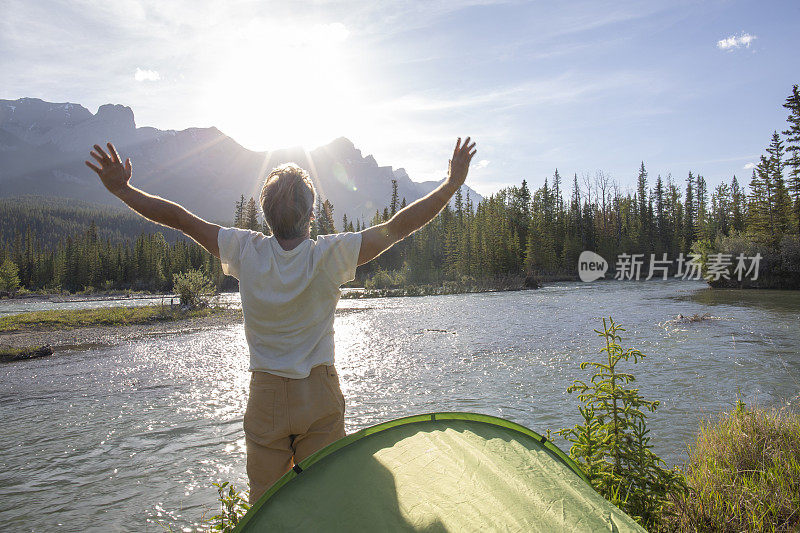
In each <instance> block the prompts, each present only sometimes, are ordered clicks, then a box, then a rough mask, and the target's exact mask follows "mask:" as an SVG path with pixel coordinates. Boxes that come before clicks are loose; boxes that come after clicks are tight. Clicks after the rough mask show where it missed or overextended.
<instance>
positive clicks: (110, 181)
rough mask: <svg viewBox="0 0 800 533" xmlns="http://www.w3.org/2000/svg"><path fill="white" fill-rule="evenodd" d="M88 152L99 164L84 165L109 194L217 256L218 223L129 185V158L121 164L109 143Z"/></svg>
mask: <svg viewBox="0 0 800 533" xmlns="http://www.w3.org/2000/svg"><path fill="white" fill-rule="evenodd" d="M89 154H90V155H91V156H92V157H93V158H94V159H95V160H96V161H97V162H98V163H99V164H100V166H97V165H94V164H92V163H91V162H89V161H86V166H88V167H89V168H91V169H92V170H94V171H95V172H96V173H97V175H98V176H100V181H102V182H103V185H105V187H106V189H108V190H109V192H110V193H111V194H113V195H114V196H116V197H117V198H119V199H120V200H122V201H123V202H124V203H125V205H127V206H128V207H130V208H131V209H133V210H134V211H136V212H137V213H139V214H140V215H142V216H143V217H145V218H147V219H149V220H152V221H153V222H157V223H158V224H163V225H164V226H169V227H170V228H174V229H177V230H179V231H182V232H183V233H185V234H186V235H188V236H189V237H191V238H192V239H194V240H195V241H196V242H197V243H198V244H199V245H200V246H202V247H203V248H205V249H206V250H208V251H209V252H210V253H212V254H213V255H215V256H217V257H219V244H218V243H217V235H218V234H219V229H220V227H219V226H218V225H216V224H211V223H209V222H206V221H205V220H203V219H202V218H200V217H198V216H195V215H193V214H192V213H190V212H189V211H187V210H186V209H185V208H184V207H182V206H180V205H178V204H176V203H174V202H170V201H169V200H165V199H163V198H160V197H158V196H153V195H150V194H147V193H146V192H144V191H141V190H139V189H137V188H136V187H133V186H132V185H131V184H130V179H131V174H132V173H133V167H132V165H131V160H130V158H128V159H126V160H125V165H124V166H123V164H122V161H121V160H120V157H119V154H118V153H117V150H116V148H114V145H113V144H111V143H108V154H106V153H105V151H104V150H103V149H102V148H101V147H100V146H99V145H97V144H95V145H94V151H92V152H89ZM109 154H110V155H109Z"/></svg>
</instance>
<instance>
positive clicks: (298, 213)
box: [261, 163, 316, 239]
mask: <svg viewBox="0 0 800 533" xmlns="http://www.w3.org/2000/svg"><path fill="white" fill-rule="evenodd" d="M315 199H316V192H315V191H314V185H313V184H312V183H311V178H310V177H309V175H308V172H306V171H305V170H303V169H302V168H300V167H299V166H297V165H295V164H294V163H286V164H284V165H281V166H279V167H276V168H274V169H273V170H272V172H270V173H269V176H267V179H266V181H265V182H264V187H263V188H262V189H261V208H262V209H263V210H264V219H265V220H266V221H267V224H269V227H270V229H271V230H272V233H273V235H275V236H276V237H280V238H281V239H296V238H298V237H304V236H305V235H306V232H307V231H308V224H309V221H310V220H311V213H312V211H313V209H314V201H315Z"/></svg>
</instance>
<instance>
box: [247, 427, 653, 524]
mask: <svg viewBox="0 0 800 533" xmlns="http://www.w3.org/2000/svg"><path fill="white" fill-rule="evenodd" d="M298 466H299V468H297V469H295V470H291V471H289V472H288V473H287V474H286V475H284V476H283V477H282V478H281V479H280V480H278V481H277V482H276V483H275V484H274V485H273V486H272V487H271V488H270V489H269V490H268V491H267V492H266V493H265V494H264V495H263V496H262V497H261V498H260V499H259V501H258V502H256V504H255V505H254V506H253V508H252V509H250V511H248V513H247V515H245V517H244V518H243V519H242V521H241V522H240V524H239V526H238V527H237V529H236V531H240V532H261V531H331V532H336V531H420V532H431V533H432V532H437V533H438V532H445V531H525V532H529V531H542V532H550V531H582V532H583V531H620V532H623V531H644V529H642V528H641V527H640V526H639V525H638V524H637V523H636V522H635V521H634V520H633V519H631V518H630V517H629V516H628V515H626V514H625V513H623V512H622V511H621V510H619V509H618V508H617V507H615V506H614V505H612V504H611V503H609V502H608V501H606V500H605V499H604V498H603V497H602V496H600V495H599V494H598V493H597V492H596V491H595V490H594V489H593V488H592V487H591V486H590V485H589V483H588V481H587V480H586V477H585V476H584V474H583V472H581V470H580V468H579V467H578V466H577V465H576V464H575V463H574V462H573V461H572V460H571V459H570V458H569V457H567V456H566V455H564V453H563V452H561V450H559V449H558V447H556V446H555V445H554V444H553V443H551V442H549V441H548V440H546V439H545V438H544V437H542V436H541V435H538V434H537V433H535V432H533V431H531V430H530V429H527V428H525V427H523V426H520V425H518V424H515V423H513V422H510V421H508V420H503V419H501V418H496V417H492V416H488V415H480V414H473V413H435V414H427V415H416V416H411V417H406V418H401V419H398V420H393V421H390V422H385V423H383V424H378V425H377V426H373V427H370V428H366V429H363V430H361V431H359V432H357V433H354V434H352V435H349V436H347V437H345V438H343V439H341V440H339V441H337V442H335V443H333V444H331V445H329V446H327V447H326V448H323V449H322V450H320V451H318V452H317V453H315V454H314V455H312V456H310V457H308V458H307V459H306V460H305V461H302V462H301V463H300V464H299V465H298ZM298 471H299V473H298Z"/></svg>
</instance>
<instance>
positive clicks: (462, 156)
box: [446, 137, 476, 189]
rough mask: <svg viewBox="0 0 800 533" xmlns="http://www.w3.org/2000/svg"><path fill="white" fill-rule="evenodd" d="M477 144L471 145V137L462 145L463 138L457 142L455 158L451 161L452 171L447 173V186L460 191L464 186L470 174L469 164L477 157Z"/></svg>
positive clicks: (454, 152)
mask: <svg viewBox="0 0 800 533" xmlns="http://www.w3.org/2000/svg"><path fill="white" fill-rule="evenodd" d="M475 152H476V150H475V143H472V144H471V145H470V143H469V137H467V138H466V139H465V140H464V144H463V145H462V144H461V137H459V138H458V140H457V141H456V148H455V150H453V158H452V159H451V160H450V169H449V171H448V172H447V181H446V183H447V185H450V186H452V187H453V189H458V188H459V187H461V186H462V185H463V184H464V181H465V180H466V179H467V172H469V164H470V161H472V156H474V155H475Z"/></svg>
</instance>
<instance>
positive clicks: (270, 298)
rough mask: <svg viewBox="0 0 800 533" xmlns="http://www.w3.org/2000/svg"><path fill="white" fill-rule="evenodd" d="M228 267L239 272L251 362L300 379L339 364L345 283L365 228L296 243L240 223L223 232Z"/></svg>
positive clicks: (222, 250) (264, 369)
mask: <svg viewBox="0 0 800 533" xmlns="http://www.w3.org/2000/svg"><path fill="white" fill-rule="evenodd" d="M217 242H218V244H219V255H220V259H221V261H222V271H223V272H224V273H225V274H228V275H229V276H233V277H235V278H237V279H238V280H239V292H240V293H241V296H242V311H243V313H244V333H245V337H246V338H247V344H248V346H249V347H250V370H251V371H260V372H269V373H270V374H275V375H277V376H282V377H287V378H295V379H300V378H304V377H307V376H308V375H309V374H310V372H311V369H312V368H313V367H315V366H317V365H323V364H327V365H332V364H333V313H334V311H335V309H336V304H337V302H338V301H339V294H340V291H339V286H340V285H342V284H343V283H347V282H348V281H352V280H353V279H355V276H356V265H357V263H358V253H359V251H360V249H361V234H360V233H350V232H348V233H338V234H335V235H320V236H319V237H317V240H316V241H312V240H311V239H307V240H305V241H303V242H302V243H300V244H299V245H298V246H297V247H296V248H294V249H292V250H284V249H283V248H281V245H280V244H278V241H277V240H276V239H275V237H273V236H270V237H267V236H266V235H264V234H263V233H259V232H257V231H250V230H244V229H238V228H221V229H220V230H219V235H218V236H217Z"/></svg>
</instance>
